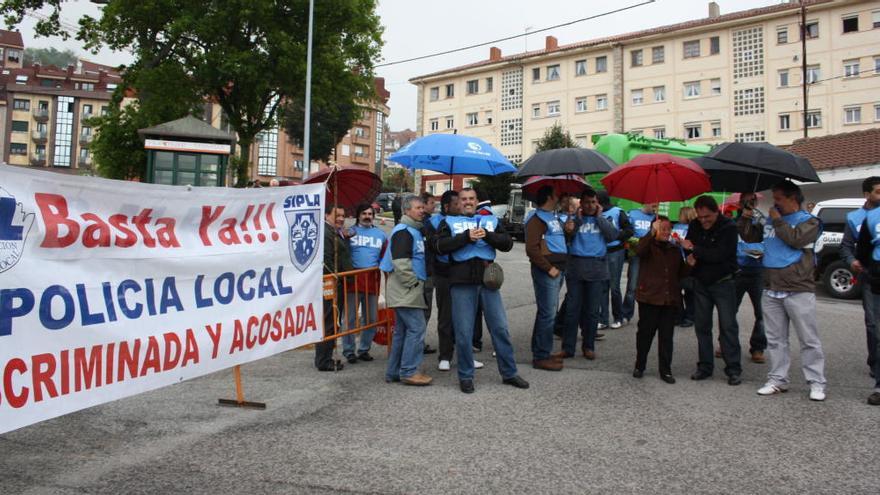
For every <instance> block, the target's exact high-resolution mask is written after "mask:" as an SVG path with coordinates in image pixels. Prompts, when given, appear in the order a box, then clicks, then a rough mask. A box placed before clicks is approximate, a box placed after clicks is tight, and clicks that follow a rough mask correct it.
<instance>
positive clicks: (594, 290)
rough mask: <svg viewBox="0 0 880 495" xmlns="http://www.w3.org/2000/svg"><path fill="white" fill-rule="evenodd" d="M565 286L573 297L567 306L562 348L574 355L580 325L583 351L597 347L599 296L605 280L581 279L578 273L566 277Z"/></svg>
mask: <svg viewBox="0 0 880 495" xmlns="http://www.w3.org/2000/svg"><path fill="white" fill-rule="evenodd" d="M565 286H566V288H567V290H568V294H571V299H569V301H568V307H566V308H565V329H564V333H563V335H562V350H563V351H565V352H566V353H567V354H570V355H574V351H575V347H576V345H577V333H578V326H580V328H581V335H582V341H581V351H594V350H595V349H596V330H597V327H598V325H599V298H600V297H602V288H603V287H604V286H605V280H581V279H580V278H579V277H578V276H577V275H575V276H571V277H566V279H565Z"/></svg>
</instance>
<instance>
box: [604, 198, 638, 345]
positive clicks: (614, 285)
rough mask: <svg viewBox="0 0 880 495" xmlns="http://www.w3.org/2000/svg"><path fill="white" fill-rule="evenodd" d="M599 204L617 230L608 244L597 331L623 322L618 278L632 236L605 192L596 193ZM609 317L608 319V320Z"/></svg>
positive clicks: (623, 215) (625, 217) (626, 221)
mask: <svg viewBox="0 0 880 495" xmlns="http://www.w3.org/2000/svg"><path fill="white" fill-rule="evenodd" d="M598 195H599V204H600V205H602V216H604V217H605V218H607V219H608V221H610V222H611V225H614V227H615V228H616V229H617V232H618V233H617V238H615V239H614V240H613V241H611V242H609V243H608V253H607V254H606V255H605V258H606V259H607V260H608V275H609V279H608V283H607V284H605V289H603V291H602V301H601V302H600V303H599V330H602V329H603V328H606V327H609V326H610V327H611V328H620V327H621V326H622V324H623V323H622V322H623V295H622V294H621V293H620V277H621V276H622V275H623V263H624V262H625V261H626V249H625V247H626V246H625V244H624V243H625V242H626V240H627V239H629V238H630V237H632V236H633V228H632V224H630V222H629V215H627V214H626V213H625V212H624V211H623V210H622V209H621V208H619V207H617V206H614V205H612V204H611V198H609V197H608V192H607V191H598ZM609 296H611V314H610V315H609V312H608V309H609V308H608V297H609ZM609 316H610V318H609Z"/></svg>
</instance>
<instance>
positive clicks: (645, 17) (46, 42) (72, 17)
mask: <svg viewBox="0 0 880 495" xmlns="http://www.w3.org/2000/svg"><path fill="white" fill-rule="evenodd" d="M316 1H318V2H320V1H321V0H316ZM379 1H380V4H379V15H380V16H381V17H382V24H383V25H384V26H385V34H384V39H385V46H384V49H383V50H382V55H383V58H384V60H383V62H394V61H397V60H402V59H407V58H412V57H417V56H421V55H427V54H431V53H436V52H440V51H445V50H450V49H453V48H459V47H464V46H468V45H472V44H477V43H483V42H486V41H491V40H494V39H498V38H504V37H507V36H512V35H515V34H521V33H524V32H526V30H527V29H528V30H532V31H534V30H537V29H542V28H546V27H550V26H553V25H557V24H562V23H565V22H570V21H574V20H577V19H582V18H585V17H589V16H593V15H596V14H600V13H603V12H608V11H611V10H616V9H620V8H622V7H625V6H629V5H635V4H639V3H642V2H644V1H646V0H590V1H583V0H441V1H437V0H379ZM716 2H717V3H718V4H719V5H720V7H721V13H722V14H727V13H730V12H734V11H739V10H746V9H750V8H754V7H762V6H767V5H774V4H779V3H784V0H716ZM708 4H709V2H708V0H656V1H655V2H654V3H651V4H648V5H643V6H640V7H636V8H634V9H631V10H628V11H626V12H622V13H616V14H611V15H608V16H605V17H600V18H598V19H593V20H587V21H584V22H579V23H576V24H573V25H571V26H567V27H563V28H557V29H553V30H550V31H547V32H542V33H537V34H534V35H531V36H527V37H524V38H519V39H515V40H510V41H505V42H502V43H498V44H496V46H498V47H499V48H501V51H502V54H503V55H510V54H514V53H520V52H522V51H523V50H525V49H526V48H529V49H532V50H534V49H537V48H539V47H541V46H543V44H544V37H545V36H547V35H553V36H556V38H558V39H559V44H560V45H564V44H568V43H574V42H578V41H584V40H588V39H593V38H599V37H603V36H609V35H614V34H621V33H626V32H630V31H637V30H641V29H646V28H650V27H656V26H661V25H665V24H672V23H676V22H681V21H686V20H691V19H699V18H703V17H706V16H707V15H708ZM63 5H64V7H63V9H64V10H62V21H63V22H65V23H67V24H72V25H76V24H77V19H78V18H79V16H81V15H84V14H86V13H91V14H92V15H93V16H97V15H98V13H99V10H98V8H97V7H96V6H94V5H92V4H90V3H89V2H86V1H82V0H80V1H70V2H64V3H63ZM33 25H34V21H33V19H30V18H26V19H25V22H24V23H23V24H22V26H21V31H22V34H23V36H24V42H25V46H35V47H48V46H55V47H56V48H59V49H63V48H70V49H72V50H74V51H76V52H78V53H80V54H83V57H84V58H88V59H91V60H94V61H95V62H100V63H106V64H119V63H125V62H128V61H129V60H130V56H129V55H128V54H126V53H113V52H110V51H106V50H105V51H102V52H101V53H99V54H98V55H91V54H85V53H84V51H83V50H82V48H81V46H80V45H79V44H78V43H77V42H76V41H68V42H61V41H60V39H58V38H40V39H34V33H33ZM488 57H489V47H488V46H483V47H479V48H474V49H471V50H466V51H462V52H458V53H453V54H449V55H443V56H439V57H434V58H429V59H425V60H419V61H416V62H409V63H403V64H397V65H391V66H388V67H380V68H378V69H377V72H378V75H379V76H382V77H384V78H385V86H386V88H387V89H388V90H389V91H391V100H390V101H389V104H388V105H389V106H390V107H391V116H390V118H389V119H388V120H389V125H390V126H391V129H392V130H401V129H404V128H407V127H409V128H411V129H415V128H416V89H415V86H413V85H411V84H410V83H408V82H407V80H408V79H410V78H412V77H414V76H418V75H422V74H428V73H431V72H435V71H438V70H443V69H447V68H451V67H455V66H458V65H463V64H468V63H472V62H477V61H480V60H485V59H487V58H488ZM380 63H381V62H380Z"/></svg>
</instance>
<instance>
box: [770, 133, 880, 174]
mask: <svg viewBox="0 0 880 495" xmlns="http://www.w3.org/2000/svg"><path fill="white" fill-rule="evenodd" d="M783 148H786V149H788V151H791V152H792V153H795V154H798V155H801V156H802V157H804V158H806V159H808V160H810V163H812V164H813V168H815V169H816V170H829V169H833V168H839V167H858V166H864V165H878V164H880V128H875V129H867V130H864V131H854V132H845V133H842V134H831V135H829V136H820V137H814V138H807V139H798V140H797V141H795V142H794V143H792V144H790V145H788V146H783Z"/></svg>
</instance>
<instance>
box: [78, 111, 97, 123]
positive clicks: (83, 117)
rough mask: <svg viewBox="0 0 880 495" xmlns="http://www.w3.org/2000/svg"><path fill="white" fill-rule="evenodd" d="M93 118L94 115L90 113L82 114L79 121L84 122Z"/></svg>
mask: <svg viewBox="0 0 880 495" xmlns="http://www.w3.org/2000/svg"><path fill="white" fill-rule="evenodd" d="M94 116H95V114H93V113H92V112H83V114H82V115H81V116H80V118H79V119H80V120H81V121H83V122H85V121H87V120H89V119H90V118H92V117H94Z"/></svg>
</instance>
